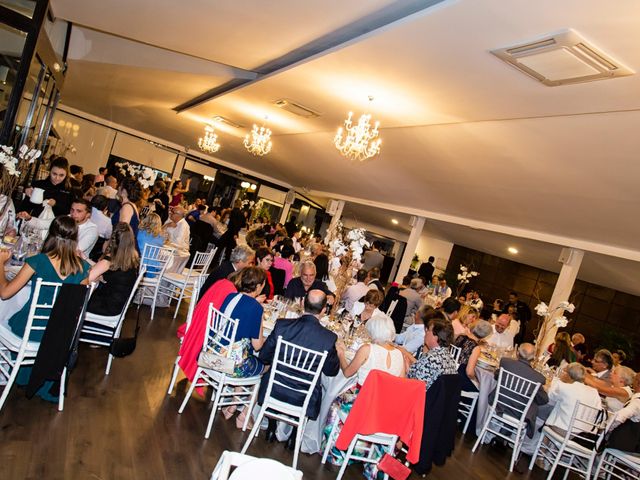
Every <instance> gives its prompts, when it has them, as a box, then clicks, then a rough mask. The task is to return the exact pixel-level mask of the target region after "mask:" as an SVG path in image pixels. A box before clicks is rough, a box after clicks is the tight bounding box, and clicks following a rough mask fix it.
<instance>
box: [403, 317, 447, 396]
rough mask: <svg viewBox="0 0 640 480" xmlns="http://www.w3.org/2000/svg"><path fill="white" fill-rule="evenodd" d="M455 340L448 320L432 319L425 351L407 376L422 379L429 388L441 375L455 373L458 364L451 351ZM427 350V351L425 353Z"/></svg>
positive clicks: (426, 336) (426, 334)
mask: <svg viewBox="0 0 640 480" xmlns="http://www.w3.org/2000/svg"><path fill="white" fill-rule="evenodd" d="M452 341H453V327H452V326H451V324H450V323H449V322H447V321H446V320H440V319H435V318H434V319H431V320H429V323H427V327H426V331H425V333H424V346H425V347H426V348H425V349H423V353H422V354H421V355H420V358H418V360H417V361H414V363H413V364H412V365H411V367H410V368H409V373H408V374H407V377H409V378H416V379H418V380H422V381H423V382H424V383H426V384H427V390H429V387H431V386H432V385H433V384H434V383H435V381H436V380H437V379H438V377H439V376H440V375H454V374H456V373H457V372H458V370H457V365H456V362H455V360H454V359H453V357H452V356H451V354H450V353H449V345H451V342H452ZM425 352H426V353H425Z"/></svg>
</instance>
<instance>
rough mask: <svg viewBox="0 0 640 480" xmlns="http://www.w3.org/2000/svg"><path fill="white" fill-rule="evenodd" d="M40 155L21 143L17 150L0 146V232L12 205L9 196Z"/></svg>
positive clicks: (5, 225) (2, 230)
mask: <svg viewBox="0 0 640 480" xmlns="http://www.w3.org/2000/svg"><path fill="white" fill-rule="evenodd" d="M41 155H42V152H41V151H40V150H38V149H35V148H29V147H28V146H27V145H22V146H21V147H20V148H19V149H18V150H17V152H16V151H14V149H13V147H9V146H7V145H2V146H0V232H4V230H5V228H6V227H7V221H8V212H9V211H10V209H11V208H12V207H13V202H12V200H11V196H12V194H13V192H14V190H15V189H16V187H17V186H18V185H19V184H20V182H21V181H23V180H24V179H25V177H26V175H27V174H28V172H29V168H30V166H31V165H32V164H33V163H34V162H35V161H36V160H37V159H38V158H40V156H41Z"/></svg>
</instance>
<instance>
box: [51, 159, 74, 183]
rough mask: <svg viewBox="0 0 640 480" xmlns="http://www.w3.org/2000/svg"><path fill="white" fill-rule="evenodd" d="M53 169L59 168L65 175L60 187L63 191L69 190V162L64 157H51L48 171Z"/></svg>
mask: <svg viewBox="0 0 640 480" xmlns="http://www.w3.org/2000/svg"><path fill="white" fill-rule="evenodd" d="M53 167H56V168H61V169H62V170H64V171H65V173H66V174H65V176H64V180H63V181H62V187H63V188H64V189H65V190H69V189H70V188H71V183H70V181H69V176H70V175H71V174H70V173H69V160H67V159H66V158H64V157H60V156H58V155H54V156H52V157H51V159H50V162H49V171H51V170H52V169H53Z"/></svg>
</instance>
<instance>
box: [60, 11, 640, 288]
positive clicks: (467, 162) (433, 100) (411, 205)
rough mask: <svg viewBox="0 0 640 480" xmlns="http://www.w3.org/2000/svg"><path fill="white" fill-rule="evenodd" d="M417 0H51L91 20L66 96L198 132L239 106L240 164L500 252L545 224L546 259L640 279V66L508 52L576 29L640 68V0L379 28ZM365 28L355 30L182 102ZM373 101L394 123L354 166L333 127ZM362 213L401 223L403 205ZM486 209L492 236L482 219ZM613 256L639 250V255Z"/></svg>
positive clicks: (116, 118) (175, 136) (179, 140)
mask: <svg viewBox="0 0 640 480" xmlns="http://www.w3.org/2000/svg"><path fill="white" fill-rule="evenodd" d="M409 3H414V4H415V3H419V2H408V1H404V2H393V1H371V0H369V1H365V0H358V1H351V2H337V1H335V0H322V1H321V0H308V1H305V2H298V1H291V0H286V1H278V2H261V1H258V0H245V1H236V2H223V1H211V0H192V1H189V2H181V3H180V4H179V6H176V5H177V4H176V3H175V2H169V1H167V0H162V1H159V0H155V1H154V0H127V1H124V0H111V1H102V2H98V1H95V0H94V1H85V2H76V1H73V0H52V7H53V11H54V13H55V15H56V16H57V17H59V18H63V19H66V20H69V21H71V22H73V23H74V29H73V34H72V40H73V42H72V46H73V48H72V50H71V52H70V61H69V70H68V74H67V80H66V82H65V90H64V92H63V98H62V102H63V104H65V105H67V106H70V107H73V108H76V109H79V110H82V111H86V112H88V113H90V114H92V115H96V116H98V117H102V118H105V119H107V120H110V121H113V122H115V123H120V124H123V125H125V126H127V127H130V128H134V129H137V130H140V131H143V132H146V133H148V134H150V135H153V136H155V137H159V138H165V139H167V140H168V141H170V142H173V143H175V144H179V145H184V146H188V147H190V148H193V147H194V146H195V142H196V140H197V138H198V137H199V136H200V135H201V131H202V128H203V125H204V123H205V122H206V121H207V120H208V119H210V118H211V117H213V116H214V115H223V116H225V117H228V118H229V119H231V120H233V121H234V122H236V123H238V124H240V125H242V126H244V128H241V129H234V128H231V127H223V126H220V127H218V133H219V141H220V142H221V143H222V149H221V150H220V151H219V152H218V157H219V158H220V159H222V160H224V161H227V162H231V163H233V164H235V165H238V166H240V167H243V168H248V169H251V170H254V171H256V172H259V173H262V174H265V175H269V176H271V177H274V178H278V179H280V180H282V181H284V182H287V183H289V184H291V185H293V186H295V187H298V188H303V187H304V188H305V189H308V191H310V192H311V194H315V195H317V196H324V197H327V196H329V195H334V194H335V195H342V196H345V197H349V198H350V199H351V200H354V201H356V202H360V203H364V204H368V205H372V204H374V205H376V206H379V207H384V208H387V209H388V210H391V211H392V212H404V215H406V216H408V215H409V214H421V215H425V216H427V217H429V218H431V219H435V220H436V221H437V222H440V223H442V224H443V225H450V224H453V223H459V224H462V225H466V226H467V227H464V228H463V227H458V229H457V230H456V229H454V228H451V227H448V228H444V227H443V228H441V230H442V231H441V235H442V236H443V237H447V238H446V239H448V240H450V241H456V243H460V244H463V245H466V246H469V247H474V248H478V249H481V250H484V251H488V252H489V249H490V248H491V244H492V242H498V241H499V238H497V237H495V235H510V236H511V237H513V238H516V237H527V238H529V239H535V240H536V242H537V243H536V245H538V247H535V248H534V246H533V245H534V244H533V243H530V244H527V245H528V246H529V247H531V249H532V250H536V248H541V249H542V250H544V249H545V248H546V252H547V254H546V256H545V258H552V259H553V260H545V261H542V260H540V258H539V256H536V255H534V254H533V253H532V254H531V257H530V258H529V257H527V256H526V255H523V256H522V257H521V261H523V262H525V263H530V264H535V265H536V266H542V264H543V263H544V262H547V264H549V262H551V261H553V262H555V259H557V249H558V248H559V247H558V245H572V246H578V247H582V248H586V249H587V250H593V251H595V252H599V254H598V255H595V254H594V256H592V255H587V256H586V258H585V264H584V267H583V268H584V269H586V271H588V269H589V268H590V267H589V262H591V260H589V258H593V259H594V260H593V264H594V265H598V266H597V268H596V267H594V269H596V270H600V271H601V272H603V273H605V274H606V277H607V278H605V279H603V280H601V281H600V282H598V283H604V284H607V283H608V284H609V285H613V284H615V285H616V286H618V285H622V284H626V282H628V281H629V280H630V281H631V282H632V283H633V284H634V286H633V287H627V288H626V289H623V290H625V291H630V290H633V291H634V292H640V275H637V273H640V271H639V270H638V268H637V265H638V264H637V263H635V262H630V261H629V259H633V260H637V259H640V249H639V248H638V242H637V239H638V238H639V237H640V224H639V223H637V222H634V221H633V219H635V218H636V216H637V214H636V212H637V211H638V207H640V195H638V193H637V192H638V187H637V182H638V180H637V179H638V178H640V162H638V161H637V156H638V151H640V135H638V134H637V132H638V131H639V127H640V94H639V92H640V75H638V74H635V75H631V76H628V77H623V78H619V79H614V80H606V81H600V82H591V83H585V84H578V85H569V86H562V87H546V86H543V85H541V84H540V83H538V82H537V81H535V80H532V79H531V78H529V77H527V76H525V75H523V74H522V73H520V72H518V71H516V70H515V69H513V68H511V67H510V66H508V65H506V64H504V63H502V62H501V61H500V60H499V59H497V58H496V57H494V56H493V55H491V54H490V53H489V51H490V50H492V49H495V48H499V47H504V46H510V45H513V44H515V43H518V42H522V41H529V40H533V39H536V38H538V37H540V36H542V35H545V34H548V33H553V32H557V31H560V30H562V29H566V28H572V29H574V30H576V31H577V32H579V33H580V34H581V35H582V36H583V37H585V38H586V39H587V40H588V41H589V42H591V43H593V44H594V45H595V46H597V47H598V48H599V49H601V50H603V51H604V52H606V53H607V54H609V55H611V56H612V57H613V58H615V59H616V60H618V61H620V62H622V63H624V64H625V65H626V66H628V67H630V68H631V69H632V70H634V71H636V72H638V71H640V46H639V45H640V30H638V28H637V26H638V25H639V24H640V7H639V6H638V3H637V1H636V0H617V1H616V2H615V8H612V5H611V4H610V3H608V2H601V1H599V0H563V1H562V2H558V1H557V0H539V1H537V2H531V1H529V0H483V1H481V2H479V1H477V0H459V1H443V2H441V3H438V4H437V5H435V6H433V7H431V8H427V9H424V10H421V11H417V12H416V13H414V14H412V15H409V16H408V17H406V18H403V19H399V20H396V21H394V22H393V23H391V24H389V25H387V26H385V27H382V28H378V29H376V30H373V31H371V32H367V31H366V29H364V28H363V27H362V25H363V22H364V23H366V20H367V19H374V18H380V17H381V15H382V14H381V13H380V12H387V13H388V12H390V11H393V10H394V9H395V10H399V9H402V8H406V6H407V5H408V4H409ZM425 3H428V2H425ZM431 3H435V2H431ZM358 22H360V23H358ZM353 25H356V27H353V28H352V29H353V30H354V32H353V33H352V35H351V36H352V37H353V39H352V40H350V41H347V42H345V43H344V44H341V45H338V46H334V47H333V48H331V49H330V50H328V51H326V52H323V53H319V54H314V55H313V56H312V57H310V58H308V59H305V60H302V61H299V62H297V63H295V64H293V65H291V66H288V67H285V68H282V69H280V70H276V71H275V72H273V73H272V74H270V75H266V76H263V77H262V76H258V78H257V79H256V80H254V81H249V83H247V84H245V85H243V86H241V87H239V88H237V89H236V90H233V91H230V92H228V93H226V94H224V95H221V96H218V97H216V98H214V99H213V100H211V101H208V102H206V103H203V104H201V105H199V106H197V107H195V108H192V109H190V110H187V111H185V112H183V113H180V114H176V113H175V111H173V110H172V108H174V107H176V106H177V105H179V104H181V103H183V102H185V101H188V100H189V99H191V98H193V97H196V96H198V95H200V94H202V93H204V92H206V91H208V90H210V89H213V88H216V87H219V86H220V85H224V84H225V83H226V82H228V81H229V80H233V79H240V78H242V79H245V80H251V79H252V78H254V77H255V76H256V72H253V71H252V69H258V70H260V67H261V66H263V65H266V64H269V62H270V61H273V60H276V59H278V58H289V57H288V56H290V55H291V52H298V53H299V51H300V50H301V49H302V50H304V49H305V48H307V47H306V46H308V45H314V41H315V40H317V39H320V38H323V39H326V38H331V37H332V35H334V33H335V32H338V31H344V30H345V29H346V30H349V28H350V26H353ZM341 29H342V30H341ZM363 32H364V33H363ZM359 33H363V34H362V35H360V36H358V34H359ZM316 44H317V42H316ZM302 47H304V48H302ZM309 48H310V47H309ZM314 52H315V51H314ZM368 95H373V96H374V97H375V99H374V101H373V102H372V104H371V105H368V100H367V97H368ZM279 98H290V99H293V100H295V101H297V102H299V103H301V104H303V105H306V106H308V107H310V108H312V109H314V110H317V111H319V112H320V113H321V114H322V115H321V116H320V117H318V118H312V119H303V118H301V117H298V116H295V115H292V114H290V113H287V112H283V111H282V110H279V109H277V108H276V107H274V106H273V105H272V103H273V102H274V101H275V100H277V99H279ZM366 109H368V110H369V111H370V112H371V113H372V114H373V116H374V118H375V119H377V120H380V122H381V136H382V139H383V143H382V153H381V154H380V156H378V157H376V158H374V159H372V160H370V161H367V162H364V163H357V164H356V163H350V162H348V161H346V160H345V159H344V158H343V157H341V156H340V155H339V154H338V152H337V151H336V149H335V148H334V147H333V146H332V138H333V135H334V134H335V130H336V128H337V127H338V126H339V125H340V124H341V122H342V121H343V120H344V118H345V116H346V113H347V112H348V111H350V110H353V111H354V112H356V114H360V113H363V112H364V111H365V110H366ZM265 115H268V120H267V123H268V125H269V127H270V128H271V129H272V130H273V133H274V137H273V144H274V147H273V151H272V153H271V154H269V155H268V156H267V157H263V158H255V157H252V156H251V155H249V154H248V153H247V152H246V151H245V150H244V148H243V147H242V145H241V139H242V137H243V136H244V134H245V133H246V132H247V131H248V129H249V128H250V126H251V125H252V124H253V123H254V122H258V123H259V122H262V121H263V118H264V116H265ZM350 203H352V202H350ZM358 215H359V216H360V218H366V219H367V220H366V222H367V223H372V222H375V221H379V222H381V223H380V224H381V225H382V226H384V227H385V228H390V226H389V225H390V224H389V219H388V212H385V211H384V210H376V209H373V208H372V207H367V213H366V214H363V213H362V208H361V211H360V213H358ZM363 221H365V220H363ZM427 224H428V225H430V224H431V222H429V221H428V222H427ZM437 224H438V223H435V225H437ZM469 225H473V226H476V227H478V228H480V229H481V230H479V231H480V232H482V235H475V234H474V235H469V232H466V230H465V229H467V230H469V229H468V226H469ZM399 231H402V229H401V230H399ZM404 231H406V230H404ZM472 231H473V232H478V230H472ZM493 232H500V233H495V234H494V233H493ZM541 240H543V241H544V242H545V243H540V241H541ZM522 241H523V242H527V239H526V238H525V239H523V240H522ZM530 242H533V240H530ZM554 244H555V245H554ZM545 245H554V246H553V248H550V247H548V246H547V247H545ZM525 250H526V249H525ZM489 253H494V252H489ZM602 254H608V255H618V256H622V257H626V259H627V260H624V262H625V265H626V266H625V267H621V266H620V262H621V261H622V260H620V261H618V260H610V263H607V262H608V261H609V260H607V259H609V258H611V257H609V256H603V255H602ZM502 255H503V254H502ZM627 267H628V268H627ZM634 269H635V270H634ZM622 272H627V273H625V274H623V273H622ZM629 272H633V275H631V274H628V273H629ZM609 277H611V278H616V279H614V280H610V279H609ZM617 288H618V287H617Z"/></svg>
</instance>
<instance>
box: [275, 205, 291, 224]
mask: <svg viewBox="0 0 640 480" xmlns="http://www.w3.org/2000/svg"><path fill="white" fill-rule="evenodd" d="M290 208H291V204H290V203H287V202H284V205H282V213H280V220H279V221H278V223H281V224H283V225H284V224H285V222H286V221H287V217H288V216H289V209H290Z"/></svg>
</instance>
